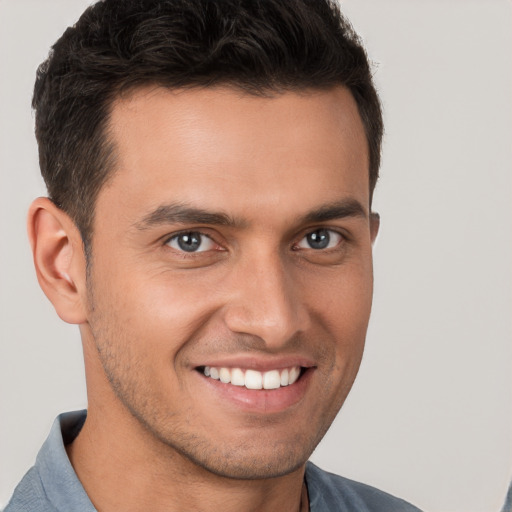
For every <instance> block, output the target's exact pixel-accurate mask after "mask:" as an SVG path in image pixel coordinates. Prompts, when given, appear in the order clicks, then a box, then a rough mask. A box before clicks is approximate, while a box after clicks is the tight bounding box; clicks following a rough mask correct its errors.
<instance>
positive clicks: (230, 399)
mask: <svg viewBox="0 0 512 512" xmlns="http://www.w3.org/2000/svg"><path fill="white" fill-rule="evenodd" d="M225 363H226V361H224V363H223V364H220V363H215V364H213V365H212V366H217V365H218V366H224V367H231V364H229V365H228V364H225ZM238 364H241V365H242V363H241V362H240V360H237V364H236V365H235V366H233V367H240V366H238ZM287 366H288V365H287V364H285V365H284V366H283V368H286V367H287ZM290 366H293V365H290ZM297 366H301V365H297ZM242 367H246V366H245V365H242ZM248 367H249V368H252V369H259V368H262V370H260V371H264V370H267V369H270V370H272V369H279V368H280V366H275V365H274V364H273V365H272V366H271V367H270V366H269V365H268V364H267V365H264V366H259V367H256V366H255V365H248ZM314 370H315V368H314V367H312V366H306V367H305V371H304V370H303V372H302V374H301V376H300V378H299V379H298V380H297V381H296V382H295V383H293V384H291V385H289V386H284V387H280V388H278V389H269V390H266V389H258V390H254V389H247V388H246V387H243V386H234V385H232V384H224V383H222V382H220V381H219V380H215V379H211V378H210V377H206V376H205V375H203V374H201V373H200V372H198V371H195V370H194V373H195V374H196V376H197V379H200V383H201V386H202V388H203V390H204V393H205V394H207V395H210V397H211V399H212V401H214V402H215V403H217V404H220V406H221V407H227V408H228V409H232V410H234V411H235V412H244V413H253V414H267V415H268V414H276V413H280V412H284V411H286V410H287V409H289V408H292V407H293V406H295V405H296V404H298V403H299V402H300V401H301V400H303V399H304V397H305V396H306V394H307V391H308V389H309V387H310V385H311V380H312V376H313V374H314Z"/></svg>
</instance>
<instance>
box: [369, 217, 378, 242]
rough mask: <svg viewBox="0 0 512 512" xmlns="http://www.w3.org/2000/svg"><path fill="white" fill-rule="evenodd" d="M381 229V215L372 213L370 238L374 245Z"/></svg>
mask: <svg viewBox="0 0 512 512" xmlns="http://www.w3.org/2000/svg"><path fill="white" fill-rule="evenodd" d="M379 228H380V215H379V214H378V213H377V212H371V213H370V236H371V239H372V244H374V243H375V240H376V238H377V235H378V234H379Z"/></svg>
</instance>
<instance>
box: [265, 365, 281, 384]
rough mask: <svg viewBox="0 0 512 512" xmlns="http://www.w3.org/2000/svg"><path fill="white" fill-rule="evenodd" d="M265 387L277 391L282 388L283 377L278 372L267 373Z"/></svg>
mask: <svg viewBox="0 0 512 512" xmlns="http://www.w3.org/2000/svg"><path fill="white" fill-rule="evenodd" d="M263 387H264V388H265V389H277V388H279V387H281V376H280V375H279V372H278V371H277V370H272V371H271V372H266V373H265V375H263Z"/></svg>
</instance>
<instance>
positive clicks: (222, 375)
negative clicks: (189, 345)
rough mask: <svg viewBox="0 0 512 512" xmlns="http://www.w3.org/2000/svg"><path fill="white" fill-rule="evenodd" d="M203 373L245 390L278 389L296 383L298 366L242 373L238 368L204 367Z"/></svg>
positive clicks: (298, 373)
mask: <svg viewBox="0 0 512 512" xmlns="http://www.w3.org/2000/svg"><path fill="white" fill-rule="evenodd" d="M203 373H204V374H205V376H206V377H210V378H212V379H215V380H220V381H221V382H223V383H224V384H232V385H234V386H245V387H246V388H247V389H278V388H280V387H283V386H290V385H291V384H293V383H294V382H296V381H297V379H298V378H299V375H300V366H292V367H291V368H285V369H284V370H270V371H268V372H259V371H257V370H245V372H244V371H243V370H241V369H240V368H225V367H221V368H216V367H214V366H205V367H204V369H203Z"/></svg>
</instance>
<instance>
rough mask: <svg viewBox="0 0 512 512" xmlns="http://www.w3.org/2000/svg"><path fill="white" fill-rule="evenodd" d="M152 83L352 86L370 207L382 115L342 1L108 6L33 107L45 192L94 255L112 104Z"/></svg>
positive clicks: (55, 51)
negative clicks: (90, 245)
mask: <svg viewBox="0 0 512 512" xmlns="http://www.w3.org/2000/svg"><path fill="white" fill-rule="evenodd" d="M148 84H155V85H160V86H163V87H168V88H186V87H208V86H213V85H228V86H233V87H236V88H239V89H241V90H243V91H246V92H247V93H250V94H255V95H268V94H274V93H281V92H285V91H296V90H302V89H308V88H311V89H326V88H330V87H333V86H336V85H344V86H345V87H347V88H348V89H349V90H350V91H351V93H352V95H353V97H354V98H355V101H356V103H357V105H358V109H359V114H360V115H361V119H362V121H363V124H364V128H365V132H366V137H367V140H368V149H369V177H370V198H371V196H372V193H373V189H374V187H375V183H376V181H377V177H378V170H379V165H380V150H381V141H382V132H383V122H382V114H381V107H380V102H379V98H378V95H377V92H376V90H375V87H374V85H373V81H372V72H371V68H370V65H369V62H368V58H367V55H366V52H365V50H364V48H363V46H362V44H361V41H360V39H359V37H358V36H357V34H356V33H355V32H354V30H353V29H352V27H351V25H350V23H349V22H348V21H347V20H346V19H345V18H344V17H343V16H342V15H341V13H340V10H339V7H338V5H337V4H336V3H335V1H334V0H103V1H100V2H98V3H96V4H94V5H92V6H91V7H89V8H88V9H87V10H86V11H85V12H84V13H83V14H82V16H81V17H80V19H79V20H78V22H77V23H76V24H75V25H74V26H73V27H70V28H68V29H67V30H66V31H65V33H64V34H63V35H62V37H61V38H60V39H59V40H58V41H57V42H56V43H55V45H54V46H53V47H52V49H51V51H50V54H49V56H48V59H47V60H46V61H45V62H43V63H42V64H41V65H40V66H39V69H38V71H37V79H36V84H35V89H34V97H33V100H32V106H33V108H34V109H35V112H36V136H37V141H38V144H39V161H40V167H41V174H42V175H43V178H44V180H45V182H46V186H47V188H48V194H49V196H50V198H51V199H52V201H53V202H54V203H55V204H56V205H57V206H58V207H59V208H61V209H63V210H64V211H65V212H67V213H68V215H70V217H71V218H72V219H73V221H74V222H75V224H76V225H77V227H78V229H79V230H80V233H81V236H82V239H83V242H84V245H85V247H86V248H87V247H88V243H89V242H90V237H91V235H92V224H93V217H94V215H93V212H94V205H95V201H96V198H97V195H98V193H99V191H100V189H101V187H102V186H103V185H104V183H105V182H106V180H107V179H108V178H109V176H110V175H111V174H112V172H113V169H114V168H115V148H114V147H113V145H112V141H110V140H109V137H108V122H109V117H110V110H111V107H112V104H113V102H114V100H115V98H116V97H117V96H118V95H119V94H122V93H123V91H127V90H131V89H133V88H136V87H139V86H143V85H148Z"/></svg>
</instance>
